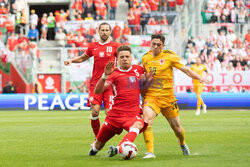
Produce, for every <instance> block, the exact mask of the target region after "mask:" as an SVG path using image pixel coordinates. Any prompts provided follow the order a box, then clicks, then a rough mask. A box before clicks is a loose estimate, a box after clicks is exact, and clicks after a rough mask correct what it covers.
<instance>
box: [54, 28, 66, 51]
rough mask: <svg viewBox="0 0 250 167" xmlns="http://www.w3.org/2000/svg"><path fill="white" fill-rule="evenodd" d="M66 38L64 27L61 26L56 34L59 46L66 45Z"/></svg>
mask: <svg viewBox="0 0 250 167" xmlns="http://www.w3.org/2000/svg"><path fill="white" fill-rule="evenodd" d="M66 39H67V38H66V35H65V34H64V33H63V30H62V28H59V29H58V32H57V33H56V36H55V40H56V41H57V44H58V46H60V47H65V43H66Z"/></svg>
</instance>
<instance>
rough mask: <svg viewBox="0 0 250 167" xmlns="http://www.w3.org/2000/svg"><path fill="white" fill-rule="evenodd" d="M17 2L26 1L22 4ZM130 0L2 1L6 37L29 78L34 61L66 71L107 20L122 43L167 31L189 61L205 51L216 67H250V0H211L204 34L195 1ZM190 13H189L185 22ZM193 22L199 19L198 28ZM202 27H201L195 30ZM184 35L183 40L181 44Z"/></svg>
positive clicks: (0, 28) (40, 68) (0, 27)
mask: <svg viewBox="0 0 250 167" xmlns="http://www.w3.org/2000/svg"><path fill="white" fill-rule="evenodd" d="M17 2H18V4H20V5H18V8H16V6H17V5H16V4H17ZM126 2H127V4H126ZM126 2H125V1H117V0H110V1H108V0H105V1H100V0H96V1H91V0H88V1H85V0H72V1H70V5H69V8H61V9H59V8H57V9H52V10H51V11H46V12H42V13H41V12H40V11H39V12H38V11H37V10H35V8H32V7H31V8H26V7H25V6H27V5H26V4H25V2H24V1H22V2H21V1H20V0H17V1H16V2H15V0H12V1H2V2H0V4H1V7H0V20H1V21H0V32H1V33H0V37H1V41H2V42H3V43H4V44H5V46H6V47H7V48H8V49H9V50H10V51H11V52H13V53H15V55H16V56H15V59H14V60H15V62H16V63H15V64H17V68H18V69H19V70H20V71H21V72H22V73H23V75H24V76H25V79H27V80H28V81H29V82H33V79H32V78H33V77H34V75H33V74H32V71H33V72H34V70H32V68H34V67H35V69H36V70H35V71H37V72H38V73H39V72H48V73H62V71H63V70H64V69H63V67H62V65H61V63H62V60H63V59H64V58H66V57H71V58H73V57H75V56H78V55H80V54H82V53H83V52H84V51H85V49H86V48H87V46H88V44H89V43H90V42H93V41H95V40H98V39H97V36H98V35H97V29H96V27H97V26H98V24H100V22H101V21H104V20H105V21H108V22H109V23H110V24H111V25H112V28H113V34H112V38H113V40H114V41H116V42H118V43H121V44H125V45H130V46H134V44H133V42H134V40H132V39H135V38H136V37H137V35H139V36H140V38H142V37H143V38H145V39H148V36H149V35H151V34H153V33H163V34H165V35H167V36H168V38H167V48H173V49H174V50H175V51H177V53H178V54H179V55H180V56H181V57H182V58H181V59H182V61H183V63H184V64H187V65H190V64H192V63H195V58H196V57H201V58H202V61H203V62H204V63H206V65H207V66H208V67H209V68H208V69H209V70H211V71H223V70H237V71H239V70H243V71H247V70H249V68H250V66H249V33H250V32H249V30H248V33H247V32H246V31H247V26H245V25H246V24H247V23H248V17H249V1H243V0H236V1H232V0H226V1H224V0H219V1H215V0H205V1H204V3H203V5H202V8H201V9H199V10H200V11H201V16H202V22H203V23H204V24H203V25H202V26H201V27H204V26H206V24H207V23H214V25H216V26H213V27H212V29H211V32H209V31H210V29H209V28H201V29H202V31H203V32H202V35H201V34H199V33H201V31H200V30H199V29H200V28H196V29H195V27H197V26H196V25H195V24H197V23H196V22H197V20H196V19H195V20H196V21H191V22H189V21H188V22H187V20H191V18H192V17H194V16H195V15H194V14H193V15H191V14H190V13H192V11H189V10H190V7H188V5H193V4H191V3H186V4H185V5H184V6H185V7H186V6H187V8H183V7H182V3H183V1H178V0H177V1H175V0H168V1H167V0H160V1H159V0H128V1H126ZM127 7H129V8H127ZM121 11H122V12H125V13H127V15H124V14H123V13H122V12H121ZM180 11H181V12H180ZM187 15H188V16H187ZM184 17H189V19H185V20H186V22H183V21H182V20H183V18H184ZM191 24H193V25H195V26H192V27H193V28H192V30H191V26H189V25H191ZM199 25H201V22H200V23H199ZM232 25H233V26H232ZM214 27H216V28H214ZM196 31H197V32H198V31H200V32H199V33H198V34H197V33H194V32H196ZM186 32H191V34H195V35H194V38H193V37H191V36H190V38H189V40H187V37H188V35H187V33H186ZM209 33H210V34H209ZM19 34H20V35H19ZM22 34H23V36H22ZM179 39H181V41H182V42H181V45H176V44H177V43H178V41H177V40H179ZM175 40H176V41H175ZM142 41H143V43H142V44H140V46H144V48H143V47H139V48H140V49H138V47H134V51H133V52H134V57H135V61H134V62H135V63H137V64H138V63H139V59H140V56H142V53H143V52H145V50H147V49H148V46H149V45H148V44H149V43H148V42H147V40H142ZM131 42H132V43H131ZM33 61H35V63H32V62H33ZM32 64H33V65H32ZM32 75H33V76H32ZM65 91H66V90H65Z"/></svg>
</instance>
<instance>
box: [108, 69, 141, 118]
mask: <svg viewBox="0 0 250 167" xmlns="http://www.w3.org/2000/svg"><path fill="white" fill-rule="evenodd" d="M141 74H143V67H141V66H139V65H132V66H131V68H130V69H128V70H126V71H125V70H121V69H120V68H117V69H116V70H115V71H114V72H113V73H112V74H111V75H110V76H109V77H108V79H107V80H106V82H109V83H110V84H112V85H113V88H114V92H115V97H114V103H113V105H112V108H111V110H110V111H109V112H108V115H112V116H113V115H119V113H117V112H116V113H115V112H113V110H115V111H117V110H118V111H122V112H123V113H124V112H126V114H128V115H138V113H139V112H140V83H139V80H138V79H139V77H140V76H141Z"/></svg>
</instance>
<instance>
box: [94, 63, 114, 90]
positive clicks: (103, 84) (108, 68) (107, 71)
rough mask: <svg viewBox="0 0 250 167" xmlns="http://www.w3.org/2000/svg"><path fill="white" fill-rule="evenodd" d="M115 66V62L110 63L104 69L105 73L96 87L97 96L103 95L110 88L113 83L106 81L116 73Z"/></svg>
mask: <svg viewBox="0 0 250 167" xmlns="http://www.w3.org/2000/svg"><path fill="white" fill-rule="evenodd" d="M113 66H114V62H109V63H108V64H106V66H105V68H104V73H103V75H102V77H101V78H100V79H99V81H98V82H97V84H96V86H95V94H101V93H102V92H103V91H104V90H105V89H106V88H107V87H109V86H110V84H111V83H110V82H105V81H106V79H107V78H108V76H109V75H110V74H112V73H113V71H114V68H113Z"/></svg>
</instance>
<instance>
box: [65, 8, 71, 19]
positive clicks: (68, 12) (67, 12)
mask: <svg viewBox="0 0 250 167" xmlns="http://www.w3.org/2000/svg"><path fill="white" fill-rule="evenodd" d="M66 16H67V17H66V19H67V21H70V20H71V17H70V10H69V9H68V10H66Z"/></svg>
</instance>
